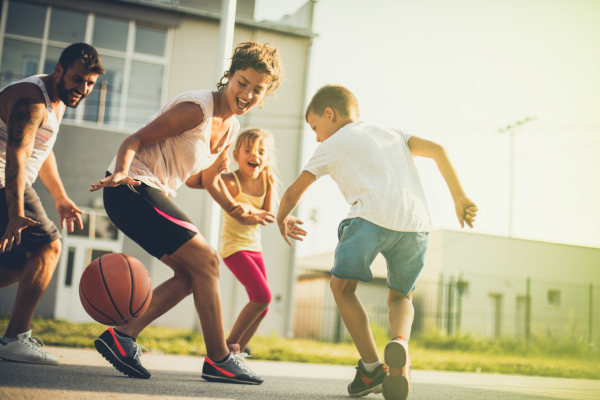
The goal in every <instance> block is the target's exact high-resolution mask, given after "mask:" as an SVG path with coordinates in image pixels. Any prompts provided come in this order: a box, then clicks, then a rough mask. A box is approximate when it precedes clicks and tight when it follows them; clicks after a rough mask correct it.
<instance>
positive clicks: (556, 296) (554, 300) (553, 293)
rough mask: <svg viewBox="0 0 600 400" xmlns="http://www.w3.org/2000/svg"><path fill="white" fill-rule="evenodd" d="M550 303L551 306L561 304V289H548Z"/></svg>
mask: <svg viewBox="0 0 600 400" xmlns="http://www.w3.org/2000/svg"><path fill="white" fill-rule="evenodd" d="M548 305H549V306H551V307H559V306H560V290H548Z"/></svg>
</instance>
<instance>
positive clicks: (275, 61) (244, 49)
mask: <svg viewBox="0 0 600 400" xmlns="http://www.w3.org/2000/svg"><path fill="white" fill-rule="evenodd" d="M246 68H253V69H255V70H256V71H257V72H261V73H264V74H267V75H268V76H269V86H268V87H267V93H266V94H265V97H266V96H269V95H270V94H272V93H273V92H274V91H275V90H277V88H278V87H279V86H280V85H281V59H280V58H279V53H278V52H277V49H276V48H275V47H272V46H271V45H270V44H268V43H265V44H263V45H260V44H258V43H257V42H254V41H251V42H243V43H240V44H238V46H237V47H236V48H235V50H234V52H233V57H231V66H230V67H229V70H228V71H226V72H225V73H224V74H223V77H222V78H221V80H220V81H219V83H217V88H218V89H219V90H222V89H223V88H224V87H225V86H227V75H228V74H230V75H229V76H233V75H234V74H235V72H236V71H238V70H245V69H246Z"/></svg>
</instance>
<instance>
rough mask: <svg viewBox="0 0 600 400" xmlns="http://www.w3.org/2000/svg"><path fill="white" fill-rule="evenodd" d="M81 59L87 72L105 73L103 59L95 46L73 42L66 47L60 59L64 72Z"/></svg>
mask: <svg viewBox="0 0 600 400" xmlns="http://www.w3.org/2000/svg"><path fill="white" fill-rule="evenodd" d="M77 60H81V62H82V63H83V65H84V66H85V69H86V71H87V72H89V73H92V74H98V75H104V73H105V72H106V71H105V70H104V68H103V67H102V61H100V56H99V55H98V52H97V51H96V49H95V48H93V47H92V46H90V45H89V44H87V43H73V44H72V45H70V46H69V47H67V48H66V49H64V50H63V51H62V53H61V55H60V58H59V59H58V62H59V63H60V65H61V67H62V68H63V74H64V73H66V72H67V70H68V69H69V68H70V67H71V65H73V64H74V63H75V61H77Z"/></svg>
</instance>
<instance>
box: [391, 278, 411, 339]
mask: <svg viewBox="0 0 600 400" xmlns="http://www.w3.org/2000/svg"><path fill="white" fill-rule="evenodd" d="M412 297H413V292H412V291H411V292H410V293H409V294H408V296H405V295H403V294H402V293H400V292H397V291H395V290H394V289H390V291H389V294H388V308H389V310H390V333H391V334H392V338H396V337H398V336H402V339H404V340H405V341H406V342H408V340H409V339H410V332H411V330H412V323H413V318H414V316H415V309H414V307H413V303H412Z"/></svg>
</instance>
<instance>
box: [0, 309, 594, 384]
mask: <svg viewBox="0 0 600 400" xmlns="http://www.w3.org/2000/svg"><path fill="white" fill-rule="evenodd" d="M7 324H8V316H6V315H0V332H4V329H5V328H6V325H7ZM32 327H33V330H34V334H35V335H36V336H40V337H41V338H42V339H43V340H44V342H45V343H46V344H47V345H52V346H65V347H81V348H93V342H94V339H96V338H97V337H98V335H100V334H101V333H102V332H103V331H104V329H105V327H104V326H103V325H100V324H95V323H86V324H75V323H72V322H67V321H63V320H52V319H44V318H35V319H34V321H33V324H32ZM372 328H373V333H374V337H375V341H376V342H377V347H378V348H379V351H380V354H383V348H384V347H385V344H386V342H387V340H388V333H387V330H386V329H384V328H382V327H378V326H373V327H372ZM138 341H139V343H141V344H142V345H144V346H145V347H147V348H149V349H151V350H153V351H159V352H163V353H165V354H184V355H204V354H206V348H205V347H204V341H203V340H202V336H201V335H199V334H197V333H196V332H193V331H191V330H186V329H176V328H166V327H155V326H149V327H148V328H146V329H145V330H144V332H142V334H141V335H140V337H139V338H138ZM251 347H252V355H253V358H254V359H258V360H274V361H292V362H310V363H325V364H342V365H356V362H357V360H358V359H359V355H358V352H357V351H356V348H355V347H354V345H353V344H352V343H351V342H343V343H335V344H334V343H326V342H319V341H316V340H308V339H284V338H278V337H275V336H256V337H255V338H254V339H253V341H252V343H251ZM411 359H412V365H413V368H415V369H424V370H441V371H465V372H482V373H500V374H519V375H536V376H552V377H564V378H582V379H600V353H599V352H598V351H590V348H589V346H588V345H587V344H586V343H585V341H584V340H582V339H578V338H577V337H562V336H561V337H553V336H552V335H550V334H543V335H537V336H534V337H533V338H532V340H531V341H529V342H525V341H521V340H517V339H512V338H500V339H493V340H492V339H487V338H482V337H477V336H472V335H457V336H454V337H447V336H443V335H440V334H436V333H429V334H421V335H417V336H415V337H413V338H412V339H411Z"/></svg>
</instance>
